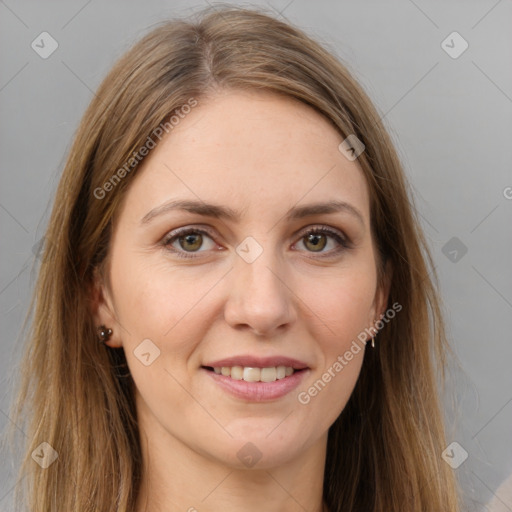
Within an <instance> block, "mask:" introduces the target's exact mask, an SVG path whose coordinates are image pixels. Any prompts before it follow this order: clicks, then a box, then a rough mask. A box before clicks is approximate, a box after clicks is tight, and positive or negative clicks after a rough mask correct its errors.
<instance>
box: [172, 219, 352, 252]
mask: <svg viewBox="0 0 512 512" xmlns="http://www.w3.org/2000/svg"><path fill="white" fill-rule="evenodd" d="M191 233H193V234H197V233H200V234H202V235H207V236H208V237H210V238H213V235H212V233H210V232H209V231H207V230H205V229H201V228H183V229H181V230H178V231H176V232H174V233H172V234H170V235H169V236H167V237H165V238H164V240H163V241H162V245H163V246H164V247H165V248H166V249H167V250H169V251H170V252H172V253H174V254H176V255H177V256H178V257H179V258H184V259H187V258H188V259H192V258H197V257H198V256H196V255H195V254H196V253H197V252H201V251H196V252H189V253H187V252H186V251H185V252H183V251H181V250H177V249H175V248H174V247H171V244H172V243H173V242H174V241H175V240H177V239H179V238H181V237H184V236H186V235H189V234H191ZM322 233H323V234H326V235H329V236H331V237H332V238H334V240H336V242H337V243H338V244H339V245H340V247H338V248H337V249H333V250H332V251H330V252H331V253H332V254H329V253H327V256H325V254H324V253H318V254H324V255H322V256H320V257H321V258H323V257H332V256H334V255H337V254H339V253H340V252H342V251H343V250H345V249H350V247H351V244H350V242H349V240H348V239H347V238H345V237H343V236H342V235H341V234H339V233H338V232H337V231H334V230H333V229H330V228H327V227H325V226H321V227H314V228H311V229H309V230H308V231H305V232H303V233H302V234H301V236H300V239H303V238H304V237H306V236H307V235H310V234H322ZM308 252H312V251H308ZM313 254H315V253H314V252H313Z"/></svg>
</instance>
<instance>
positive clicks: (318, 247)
mask: <svg viewBox="0 0 512 512" xmlns="http://www.w3.org/2000/svg"><path fill="white" fill-rule="evenodd" d="M329 238H331V239H333V240H335V242H336V243H335V247H334V249H331V250H330V251H323V249H325V247H327V245H328V239H329ZM301 242H302V245H303V246H304V247H306V248H308V249H312V250H310V251H308V252H314V253H321V254H322V257H323V256H324V255H325V256H332V255H336V254H338V253H340V252H341V251H343V250H344V249H348V248H350V242H349V240H348V239H347V238H346V237H344V236H343V235H342V234H341V232H338V231H337V230H334V229H331V228H328V227H325V226H319V227H314V228H312V229H309V230H308V231H306V232H305V233H303V234H302V237H301Z"/></svg>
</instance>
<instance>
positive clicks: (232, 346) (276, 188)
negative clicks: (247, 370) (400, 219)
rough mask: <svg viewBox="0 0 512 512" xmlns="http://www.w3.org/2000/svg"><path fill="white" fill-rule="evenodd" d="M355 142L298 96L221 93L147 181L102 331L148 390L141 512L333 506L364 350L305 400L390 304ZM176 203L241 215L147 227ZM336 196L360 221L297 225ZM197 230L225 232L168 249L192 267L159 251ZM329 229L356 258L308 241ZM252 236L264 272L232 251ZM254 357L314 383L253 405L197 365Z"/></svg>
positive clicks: (164, 151)
mask: <svg viewBox="0 0 512 512" xmlns="http://www.w3.org/2000/svg"><path fill="white" fill-rule="evenodd" d="M342 140H343V138H342V137H341V136H340V134H339V133H338V132H337V131H336V130H335V129H334V128H333V127H332V126H331V125H330V124H329V122H328V121H327V120H325V119H324V118H323V117H322V116H321V115H319V114H318V113H317V112H315V111H314V110H313V109H311V108H310V107H308V106H306V105H305V104H302V103H300V102H298V101H296V100H293V99H290V98H287V97H283V96H278V95H273V94H270V93H262V92H234V91H221V92H218V93H216V95H215V96H213V97H210V98H208V99H202V100H201V101H200V102H199V104H198V106H197V107H195V108H194V109H193V110H192V111H191V112H190V113H189V114H188V115H187V116H186V117H185V118H184V119H182V120H181V121H180V123H179V124H178V125H177V126H176V127H175V128H174V129H173V130H172V132H170V134H169V135H168V136H166V137H165V138H164V139H163V140H162V142H161V143H160V144H159V145H158V146H157V147H156V148H155V149H154V150H153V151H152V152H151V153H150V155H149V156H148V157H147V158H146V159H145V160H144V162H143V164H142V167H141V168H140V169H139V170H138V171H137V175H136V176H135V177H134V179H133V181H132V183H131V185H130V187H129V189H128V192H127V194H126V196H125V199H124V202H123V204H122V207H121V210H120V212H119V215H118V217H117V219H116V223H115V226H114V232H113V238H112V240H111V245H110V249H109V254H108V259H107V264H106V269H105V270H106V272H105V275H106V278H105V279H104V280H102V279H101V278H98V281H97V283H96V285H97V286H96V292H95V293H96V298H95V304H96V307H95V311H94V317H95V321H96V322H97V325H100V324H104V325H106V326H108V327H110V328H111V329H112V330H113V335H112V338H111V339H110V341H109V342H108V343H107V344H108V345H109V346H110V347H121V346H122V347H124V350H125V353H126V357H127V361H128V365H129V368H130V371H131V373H132V375H133V378H134V381H135V384H136V388H137V391H136V406H137V414H138V419H139V424H140V432H141V434H140V436H141V437H140V438H141V445H142V451H143V459H144V472H143V474H144V477H143V478H144V479H143V483H142V489H141V493H140V496H139V499H138V502H137V512H143V511H146V510H148V511H152V512H160V511H164V510H165V511H171V510H172V511H174V510H179V511H187V510H188V511H194V510H197V511H199V512H203V511H218V510H224V511H227V512H229V511H235V510H237V511H239V510H246V511H249V512H250V511H255V512H256V511H257V512H260V511H261V510H265V511H270V512H272V511H276V512H277V511H279V512H283V511H285V512H291V511H299V510H300V511H304V510H307V511H316V512H319V511H321V510H322V484H323V477H324V469H323V468H324V464H325V457H326V443H327V433H328V429H329V427H330V426H331V425H332V423H333V422H334V421H335V420H336V418H337V417H338V416H339V414H340V413H341V411H342V410H343V408H344V407H345V405H346V403H347V401H348V399H349V397H350V395H351V393H352V391H353V389H354V386H355V384H356V381H357V379H358V376H359V373H360V369H361V364H362V361H363V355H364V350H365V348H364V347H363V349H362V350H360V351H359V352H358V353H357V354H356V355H354V357H353V359H352V360H351V361H350V362H349V363H348V364H347V365H346V366H345V367H344V368H343V370H342V371H340V372H338V373H336V376H335V377H334V378H332V379H331V381H330V382H329V383H328V384H327V385H326V386H325V387H324V388H323V389H322V391H321V392H319V393H318V394H317V395H316V396H315V397H312V398H311V400H310V402H309V403H308V404H307V405H305V404H301V403H300V402H299V400H298V398H297V395H298V393H299V392H300V391H304V390H307V389H308V388H309V387H310V386H311V385H312V384H313V383H314V382H316V381H317V380H318V379H320V378H321V377H322V374H323V373H324V372H325V371H326V370H327V369H328V368H329V367H332V365H333V363H334V362H335V361H336V360H337V358H338V356H340V355H343V354H344V353H345V352H346V351H347V350H348V349H349V348H350V346H351V344H352V342H353V340H356V339H357V335H358V334H360V333H361V332H362V331H363V330H364V329H365V328H367V327H369V326H371V325H373V323H374V321H375V319H376V318H378V317H379V316H380V314H382V313H383V312H384V309H385V306H386V301H387V290H383V289H378V287H377V273H376V272H377V271H376V252H375V246H374V241H373V240H372V236H371V231H370V211H369V195H368V189H367V185H366V181H365V178H364V176H363V173H362V171H361V169H360V167H359V165H358V164H357V160H356V161H349V160H348V159H347V158H345V157H344V156H343V155H342V154H341V153H340V151H339V150H338V145H339V144H340V142H342ZM175 199H191V200H198V199H200V200H201V201H205V202H208V203H210V202H211V203H216V204H220V205H223V206H226V207H230V208H232V209H235V210H239V211H240V212H241V218H240V220H239V222H235V221H231V220H227V219H218V218H214V217H204V216H201V215H199V214H196V213H189V212H184V211H178V210H176V211H168V212H167V213H165V214H161V215H159V216H156V217H154V218H153V219H152V220H151V221H150V222H148V223H141V219H142V218H143V217H144V216H145V215H146V214H147V213H148V212H149V211H151V210H152V209H154V208H155V207H158V206H160V205H162V204H163V203H165V202H167V201H169V200H175ZM327 200H342V201H345V202H347V203H350V204H351V205H352V206H353V207H354V208H356V209H357V210H359V212H360V214H361V216H362V220H359V219H358V218H357V217H356V216H355V215H352V214H351V213H349V212H346V211H344V212H338V213H329V214H325V213H323V214H316V215H313V216H309V217H306V218H302V219H296V220H293V221H288V220H286V219H285V214H286V213H287V212H288V210H289V209H290V208H293V207H294V206H303V205H305V204H311V203H316V202H324V201H327ZM185 226H186V227H193V228H200V227H201V228H205V227H210V229H211V230H212V234H213V236H210V235H203V238H202V245H201V243H200V241H199V242H197V240H195V239H193V240H192V241H191V242H190V241H189V242H188V244H187V241H186V240H183V239H182V245H180V242H179V240H178V239H174V240H173V241H171V242H170V243H172V247H174V248H175V250H176V251H181V253H185V254H187V251H188V254H191V255H192V256H194V258H191V259H186V258H180V257H179V256H178V255H176V254H175V253H173V252H171V251H170V250H169V249H167V248H166V247H165V246H164V245H163V241H165V238H166V235H168V234H169V233H171V232H173V231H174V230H176V229H177V228H181V227H185ZM321 226H326V227H330V228H332V229H334V231H339V232H341V234H342V235H343V236H345V237H348V239H349V240H350V247H349V248H343V247H342V246H340V244H339V243H338V242H337V241H336V240H335V239H334V238H332V237H331V235H325V236H324V235H320V238H319V245H318V249H316V251H315V246H314V244H312V243H308V242H307V238H305V234H306V232H307V231H308V230H309V229H310V228H312V227H321ZM197 236H198V234H197V233H196V237H197ZM199 236H200V235H199ZM248 236H251V237H253V238H254V239H255V240H256V241H257V242H258V243H259V245H260V246H261V247H262V249H263V252H262V253H261V255H260V256H259V257H258V258H257V259H255V260H254V261H253V262H252V263H248V262H247V261H245V260H244V259H243V258H242V257H240V256H239V255H238V254H237V252H236V248H237V246H238V245H239V244H241V242H242V241H244V239H245V238H246V237H248ZM337 247H341V251H340V252H338V253H336V248H337ZM194 249H196V251H195V252H194ZM322 255H324V257H322ZM145 339H150V340H151V342H152V343H153V344H154V345H155V346H157V347H158V349H159V350H160V355H159V357H157V358H156V359H155V360H154V361H153V362H152V363H151V364H150V365H149V366H146V365H144V364H142V363H141V361H140V360H139V359H138V358H137V357H136V355H135V354H134V350H135V349H136V348H137V347H138V346H139V345H140V343H141V342H142V341H143V340H145ZM151 350H153V349H151ZM370 350H371V348H370ZM241 354H255V355H258V356H267V355H286V356H290V357H295V358H297V359H300V360H302V361H304V362H306V363H307V365H308V366H309V370H308V371H307V374H306V375H305V378H304V380H303V382H302V383H301V385H300V386H299V387H298V388H297V389H295V390H293V391H292V392H290V393H289V394H287V395H286V396H284V397H282V398H279V399H275V400H273V401H270V402H263V403H255V402H250V401H247V400H243V399H240V398H234V397H232V396H230V395H228V394H227V393H226V392H225V391H224V390H223V389H221V388H220V387H219V386H218V385H217V384H216V383H214V382H213V380H212V378H211V376H210V375H208V374H206V372H205V370H202V369H201V366H202V365H203V364H205V363H206V362H210V361H213V360H215V359H220V358H224V357H229V356H233V355H241ZM248 442H251V443H252V444H253V445H255V446H256V447H257V449H258V451H259V452H260V453H261V459H260V460H259V461H258V462H257V463H256V464H255V465H254V466H252V467H250V468H249V467H247V465H245V464H244V463H243V462H242V461H241V460H240V459H239V458H238V457H237V452H238V451H239V450H240V449H241V447H243V446H244V445H245V444H246V443H248Z"/></svg>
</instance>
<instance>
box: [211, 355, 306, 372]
mask: <svg viewBox="0 0 512 512" xmlns="http://www.w3.org/2000/svg"><path fill="white" fill-rule="evenodd" d="M203 366H210V367H212V368H221V367H223V366H228V367H232V366H246V367H251V368H271V367H273V366H291V367H292V368H293V369H294V370H303V369H305V368H309V366H308V365H307V364H306V363H304V362H303V361H299V360H298V359H294V358H293V357H286V356H269V357H258V356H252V355H242V356H232V357H226V358H225V359H218V360H217V361H212V362H210V363H206V364H204V365H203Z"/></svg>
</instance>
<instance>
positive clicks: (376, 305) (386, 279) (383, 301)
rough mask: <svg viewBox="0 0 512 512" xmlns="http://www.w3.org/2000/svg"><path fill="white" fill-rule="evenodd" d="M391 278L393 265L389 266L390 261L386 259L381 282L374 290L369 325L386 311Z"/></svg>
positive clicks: (373, 323)
mask: <svg viewBox="0 0 512 512" xmlns="http://www.w3.org/2000/svg"><path fill="white" fill-rule="evenodd" d="M392 278H393V267H392V266H391V262H390V261H387V262H386V263H385V265H384V271H383V276H382V280H381V283H380V284H379V285H378V287H377V290H376V292H375V298H374V302H373V307H372V309H371V315H373V316H372V318H370V325H372V326H373V325H375V321H376V320H380V318H381V317H382V316H383V315H384V313H385V312H386V307H387V305H388V300H389V291H390V289H391V281H392Z"/></svg>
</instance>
